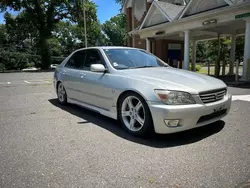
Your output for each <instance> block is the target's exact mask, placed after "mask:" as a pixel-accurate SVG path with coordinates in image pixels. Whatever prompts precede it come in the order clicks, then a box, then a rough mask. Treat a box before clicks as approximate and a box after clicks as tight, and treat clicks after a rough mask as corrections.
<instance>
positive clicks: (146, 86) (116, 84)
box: [111, 74, 161, 105]
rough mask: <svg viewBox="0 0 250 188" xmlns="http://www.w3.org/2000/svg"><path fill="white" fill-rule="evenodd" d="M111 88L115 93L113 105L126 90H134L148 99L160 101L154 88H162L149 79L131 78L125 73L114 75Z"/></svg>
mask: <svg viewBox="0 0 250 188" xmlns="http://www.w3.org/2000/svg"><path fill="white" fill-rule="evenodd" d="M112 77H113V78H112V83H111V88H112V89H113V93H114V96H113V97H114V98H113V99H114V100H113V105H116V103H117V100H118V98H119V96H120V95H121V94H122V93H123V92H125V91H134V92H136V93H138V94H139V95H141V96H142V97H143V98H144V99H145V100H146V101H152V102H156V101H159V100H158V98H157V96H156V94H155V92H154V89H156V88H157V89H161V88H159V87H157V86H155V85H153V84H152V83H149V82H147V81H144V80H141V79H136V78H130V77H127V76H125V75H116V74H113V75H112Z"/></svg>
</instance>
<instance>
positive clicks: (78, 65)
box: [65, 50, 86, 69]
mask: <svg viewBox="0 0 250 188" xmlns="http://www.w3.org/2000/svg"><path fill="white" fill-rule="evenodd" d="M85 54H86V52H85V51H84V50H81V51H78V52H76V53H75V54H73V55H72V57H71V58H70V59H69V61H68V62H67V63H66V65H65V67H67V68H71V69H82V68H83V64H84V61H85V57H86V55H85Z"/></svg>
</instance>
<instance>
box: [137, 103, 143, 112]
mask: <svg viewBox="0 0 250 188" xmlns="http://www.w3.org/2000/svg"><path fill="white" fill-rule="evenodd" d="M141 107H142V103H141V101H139V102H138V103H137V105H136V107H135V109H136V111H137V112H138V111H139V110H140V109H141Z"/></svg>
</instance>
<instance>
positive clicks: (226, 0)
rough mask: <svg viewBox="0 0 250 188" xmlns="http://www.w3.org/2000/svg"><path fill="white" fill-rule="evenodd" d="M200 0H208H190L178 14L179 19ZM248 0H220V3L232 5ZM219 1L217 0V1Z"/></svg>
mask: <svg viewBox="0 0 250 188" xmlns="http://www.w3.org/2000/svg"><path fill="white" fill-rule="evenodd" d="M202 1H206V2H209V1H208V0H190V1H189V3H188V4H187V5H186V7H185V8H184V10H183V12H182V13H181V15H180V16H179V19H182V18H183V17H184V16H185V15H186V14H187V13H188V11H190V10H191V9H192V8H194V7H197V6H198V5H199V3H201V2H202ZM247 1H249V0H221V2H220V4H221V5H222V3H224V4H225V6H226V5H229V6H232V5H237V4H241V3H245V2H247ZM218 2H219V1H217V3H218ZM206 8H207V10H211V9H216V8H221V7H220V6H218V7H210V8H209V7H206ZM204 11H205V10H203V11H202V12H204ZM197 13H199V11H197V12H194V13H193V14H197Z"/></svg>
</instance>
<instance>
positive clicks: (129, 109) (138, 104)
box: [119, 93, 154, 136]
mask: <svg viewBox="0 0 250 188" xmlns="http://www.w3.org/2000/svg"><path fill="white" fill-rule="evenodd" d="M119 119H120V121H121V123H122V125H123V127H124V128H125V130H127V131H128V132H129V133H131V134H132V135H135V136H148V135H151V134H152V133H153V132H154V128H153V121H152V117H151V113H150V110H149V108H148V105H147V103H146V102H145V100H144V99H143V98H142V97H141V96H140V95H138V94H136V93H127V94H125V95H123V96H122V98H121V100H120V102H119Z"/></svg>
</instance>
